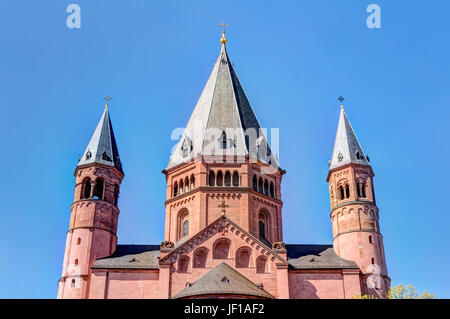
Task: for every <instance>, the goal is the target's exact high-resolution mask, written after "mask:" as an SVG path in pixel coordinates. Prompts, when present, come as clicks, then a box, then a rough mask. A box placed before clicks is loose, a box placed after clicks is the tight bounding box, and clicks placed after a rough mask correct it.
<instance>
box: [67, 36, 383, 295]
mask: <svg viewBox="0 0 450 319" xmlns="http://www.w3.org/2000/svg"><path fill="white" fill-rule="evenodd" d="M220 43H221V50H220V53H219V57H218V58H217V61H216V63H215V65H214V68H213V70H212V72H211V74H210V76H209V79H208V80H207V82H206V85H205V87H204V89H203V91H202V93H201V95H200V98H199V100H198V102H197V105H196V106H195V108H194V110H193V112H192V115H191V117H190V119H189V121H188V123H187V125H186V128H185V130H184V133H183V134H182V136H181V138H180V140H179V142H178V144H177V145H176V148H174V150H173V152H172V154H171V156H170V158H169V160H168V165H167V167H166V168H165V169H164V170H163V171H162V173H163V174H164V176H165V179H166V189H167V193H166V199H165V202H164V204H165V228H164V239H162V242H161V244H159V245H125V244H117V223H118V219H119V208H118V199H119V193H120V185H121V182H122V180H123V178H124V176H125V174H124V170H123V169H122V164H121V161H120V157H119V151H118V146H117V144H116V140H115V137H114V131H113V127H112V123H111V118H110V114H109V110H108V104H106V107H105V110H104V112H103V114H102V116H101V118H100V122H99V123H98V125H97V127H96V129H95V131H94V134H93V135H92V138H91V140H90V141H89V144H88V145H87V147H86V149H85V151H84V153H83V155H82V156H81V157H80V159H79V161H78V164H77V166H76V169H75V173H74V175H75V190H74V193H75V194H74V201H73V203H72V204H71V206H70V223H69V229H68V231H67V238H66V245H65V254H64V261H63V267H62V268H63V270H62V275H61V278H60V279H59V281H58V298H83V299H87V298H96V299H112V298H139V299H141V298H150V299H178V298H181V299H205V298H216V299H217V298H219V299H228V298H230V299H241V298H242V299H244V298H250V299H317V298H326V299H340V298H352V297H355V296H358V295H365V294H368V295H372V296H374V297H376V298H384V297H385V296H386V293H387V290H388V289H389V287H390V278H389V276H388V273H387V267H386V260H385V255H384V247H383V236H382V235H381V231H380V228H379V223H378V221H379V212H378V208H377V205H376V200H375V192H374V182H373V176H374V172H373V170H372V167H371V164H370V161H369V158H368V156H367V155H366V154H365V153H364V151H363V149H362V147H361V145H360V143H359V142H358V139H357V137H356V135H355V132H354V130H353V128H352V126H351V125H350V121H349V119H348V117H347V115H346V113H345V111H344V107H343V106H342V105H341V110H340V115H339V121H338V126H337V132H336V137H335V142H334V148H333V151H332V155H331V160H330V161H329V162H328V167H329V171H328V176H327V177H326V182H327V183H328V189H329V194H330V204H331V212H330V220H331V227H332V233H333V243H332V244H330V245H310V244H287V243H284V242H283V227H282V207H283V202H282V193H281V180H282V178H283V175H284V174H285V173H286V171H285V170H283V169H282V168H281V167H280V166H279V163H278V155H277V154H275V153H272V150H271V147H270V145H269V142H268V140H267V137H266V135H265V132H264V130H263V129H262V127H261V126H260V123H259V121H258V119H257V117H256V114H255V112H254V110H253V108H252V106H251V105H250V101H249V100H248V98H247V96H246V94H245V92H244V89H243V87H242V84H241V82H240V81H239V78H238V76H237V74H236V70H235V69H234V66H233V63H232V62H231V60H230V58H229V55H228V52H227V39H226V37H225V32H223V33H222V38H221V39H220ZM341 102H342V101H341ZM341 104H342V103H341ZM162 151H163V150H162ZM125 213H126V212H125Z"/></svg>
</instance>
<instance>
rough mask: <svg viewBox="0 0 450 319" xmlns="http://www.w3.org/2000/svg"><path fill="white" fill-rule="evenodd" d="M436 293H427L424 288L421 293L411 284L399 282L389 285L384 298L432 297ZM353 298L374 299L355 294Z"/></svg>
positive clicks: (369, 296) (434, 296)
mask: <svg viewBox="0 0 450 319" xmlns="http://www.w3.org/2000/svg"><path fill="white" fill-rule="evenodd" d="M434 298H436V295H435V294H433V293H428V292H427V291H426V290H424V292H423V293H422V294H420V292H418V291H417V290H416V288H414V287H413V286H411V285H409V286H405V285H403V284H399V285H397V286H394V287H391V288H390V289H389V291H388V293H387V295H386V299H434ZM353 299H376V297H374V296H372V295H362V296H361V295H357V296H354V297H353Z"/></svg>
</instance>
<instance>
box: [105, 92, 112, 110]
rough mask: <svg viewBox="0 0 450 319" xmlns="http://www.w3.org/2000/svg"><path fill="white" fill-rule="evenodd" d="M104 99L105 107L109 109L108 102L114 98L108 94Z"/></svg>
mask: <svg viewBox="0 0 450 319" xmlns="http://www.w3.org/2000/svg"><path fill="white" fill-rule="evenodd" d="M103 99H104V100H105V101H106V105H105V108H106V109H107V108H108V103H109V101H111V100H112V99H113V98H112V97H110V96H109V95H107V96H105V97H104V98H103Z"/></svg>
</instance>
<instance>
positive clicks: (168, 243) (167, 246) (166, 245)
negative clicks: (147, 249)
mask: <svg viewBox="0 0 450 319" xmlns="http://www.w3.org/2000/svg"><path fill="white" fill-rule="evenodd" d="M174 247H175V245H174V243H173V242H171V241H167V240H165V241H162V242H161V248H163V249H164V248H165V249H172V248H174Z"/></svg>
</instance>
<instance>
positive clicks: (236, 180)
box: [233, 171, 239, 186]
mask: <svg viewBox="0 0 450 319" xmlns="http://www.w3.org/2000/svg"><path fill="white" fill-rule="evenodd" d="M233 186H239V173H238V171H234V172H233Z"/></svg>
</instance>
